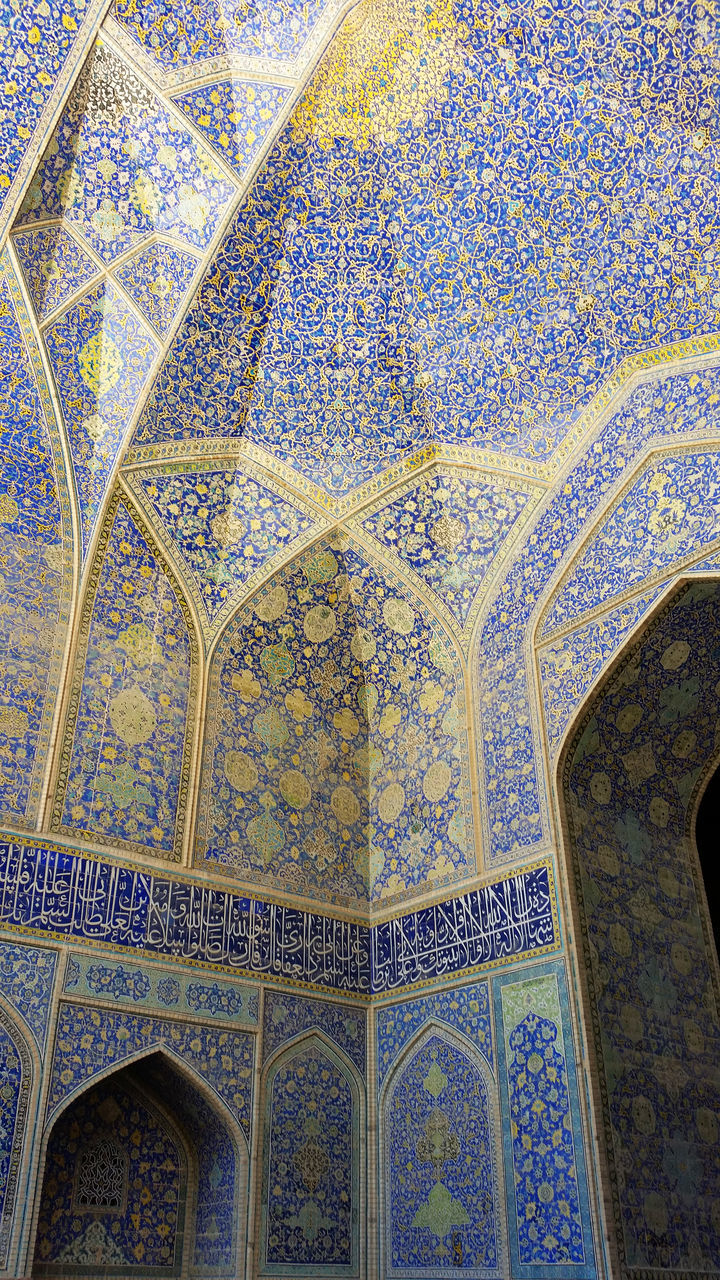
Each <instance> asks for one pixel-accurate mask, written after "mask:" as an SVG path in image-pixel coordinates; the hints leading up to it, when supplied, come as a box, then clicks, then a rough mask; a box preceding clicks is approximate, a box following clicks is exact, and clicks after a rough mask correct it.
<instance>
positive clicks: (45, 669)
mask: <svg viewBox="0 0 720 1280" xmlns="http://www.w3.org/2000/svg"><path fill="white" fill-rule="evenodd" d="M2 267H3V272H2V274H0V396H1V398H2V403H3V406H4V411H3V437H2V458H1V460H0V530H1V531H2V560H1V562H0V649H1V650H2V654H3V661H2V665H1V666H0V813H2V814H3V815H4V817H5V820H6V821H8V822H10V823H11V824H12V825H13V826H21V827H23V826H26V825H31V824H32V823H33V822H34V820H35V817H36V814H37V805H38V802H39V797H40V789H41V786H42V780H43V771H44V768H45V765H46V761H47V750H48V740H49V736H50V730H51V724H52V715H53V701H54V698H53V695H54V693H55V689H56V685H57V680H58V676H59V667H60V663H61V661H62V652H63V648H64V643H65V636H66V629H67V624H68V615H69V610H70V592H71V589H72V538H71V524H70V505H69V495H68V490H67V486H66V482H65V477H64V474H63V472H62V470H61V469H58V468H61V467H62V464H61V462H60V444H59V438H58V431H57V426H56V424H55V419H54V414H53V409H52V405H51V402H50V396H49V391H48V387H47V383H46V381H45V376H44V373H43V371H42V366H41V364H40V354H39V352H38V350H37V346H36V344H35V341H34V339H33V337H32V334H31V331H30V322H29V319H28V316H27V313H26V312H25V309H24V307H23V305H22V301H21V299H20V297H19V290H18V287H17V282H16V280H15V277H14V276H13V275H12V274H11V272H10V269H9V266H8V264H7V262H6V261H5V260H3V262H2Z"/></svg>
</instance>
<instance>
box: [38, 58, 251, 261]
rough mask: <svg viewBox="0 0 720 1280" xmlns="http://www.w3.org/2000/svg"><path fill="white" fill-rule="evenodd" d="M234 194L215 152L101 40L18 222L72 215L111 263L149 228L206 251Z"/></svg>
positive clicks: (93, 244) (101, 256)
mask: <svg viewBox="0 0 720 1280" xmlns="http://www.w3.org/2000/svg"><path fill="white" fill-rule="evenodd" d="M232 194H233V186H232V184H231V183H229V182H228V181H227V179H225V178H224V177H223V176H222V174H221V173H220V171H219V169H218V168H217V165H216V164H215V161H214V160H213V159H212V157H211V156H210V153H209V152H207V151H206V150H205V149H204V148H203V147H202V146H201V145H200V144H198V143H197V142H196V141H195V139H194V138H193V137H192V135H191V134H190V133H188V132H187V130H185V129H183V128H182V127H181V125H180V124H179V123H178V121H177V120H176V119H175V118H174V117H173V116H172V115H170V113H169V112H168V110H167V108H166V107H165V106H163V104H162V102H160V100H159V99H158V98H156V97H155V96H154V94H153V93H152V92H151V91H150V90H149V89H147V88H146V87H145V85H144V84H143V83H142V82H141V81H140V80H138V79H137V77H136V76H135V75H134V74H133V73H132V72H131V71H130V70H129V68H128V67H127V66H126V64H125V63H124V62H122V61H121V60H120V58H119V57H118V56H117V55H116V54H115V53H113V52H112V51H111V50H110V49H109V47H108V46H107V45H104V44H102V42H98V43H97V44H96V45H95V47H94V49H93V51H92V53H91V54H90V57H89V58H88V61H87V63H86V65H85V67H84V68H83V71H82V74H81V76H80V78H79V80H78V82H77V85H76V87H75V89H74V90H73V94H72V96H71V98H70V101H69V102H68V105H67V107H66V108H65V111H64V113H63V116H62V118H61V120H60V123H59V125H58V127H57V129H56V131H55V133H54V135H53V138H52V141H51V143H50V145H49V146H48V149H47V151H46V153H45V156H44V157H43V160H42V162H41V164H40V166H39V168H38V170H37V172H36V173H35V176H34V178H33V181H32V184H31V186H30V187H29V189H28V193H27V195H26V197H25V200H24V202H23V206H22V208H21V210H20V213H19V215H18V219H17V223H16V225H18V226H25V225H27V224H28V223H33V222H35V221H37V220H39V219H45V218H66V219H67V220H68V222H69V223H70V224H71V225H72V226H73V227H76V228H77V229H78V230H79V231H80V232H81V233H82V235H83V236H84V238H85V239H86V240H87V242H88V243H89V244H90V245H92V247H93V249H94V250H95V252H96V253H97V254H98V255H99V257H100V258H102V260H103V262H106V263H109V262H113V261H114V260H115V258H117V257H118V256H119V255H120V254H121V253H124V252H125V251H126V250H128V249H130V248H132V246H133V245H136V244H139V243H140V242H141V241H142V240H143V239H145V237H147V236H148V235H149V234H150V233H151V232H172V233H173V235H175V236H177V237H179V238H180V239H181V240H183V241H185V243H186V244H188V245H190V246H191V247H193V248H196V249H200V250H203V249H206V248H207V246H208V244H209V243H210V240H211V239H212V236H213V234H214V232H215V229H216V227H217V224H218V220H219V219H220V217H221V216H222V212H223V209H224V208H225V206H226V204H227V202H228V200H229V199H230V197H231V196H232Z"/></svg>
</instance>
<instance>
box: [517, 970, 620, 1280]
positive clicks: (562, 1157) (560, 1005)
mask: <svg viewBox="0 0 720 1280" xmlns="http://www.w3.org/2000/svg"><path fill="white" fill-rule="evenodd" d="M495 1005H496V1018H497V1021H498V1028H500V1027H502V1035H500V1034H499V1040H498V1058H499V1069H500V1079H501V1084H502V1093H503V1112H504V1114H503V1136H504V1145H505V1179H506V1186H507V1200H508V1218H509V1223H510V1254H511V1258H512V1266H513V1275H517V1276H526V1277H528V1280H531V1278H532V1277H538V1280H540V1278H541V1277H547V1276H548V1275H557V1276H558V1277H559V1276H562V1277H563V1280H566V1277H568V1276H570V1275H574V1276H577V1277H578V1278H580V1277H592V1276H594V1275H595V1262H594V1253H593V1241H592V1229H591V1226H590V1221H589V1211H588V1199H587V1189H586V1181H585V1164H584V1154H583V1143H582V1135H581V1130H580V1124H579V1115H578V1094H577V1081H576V1073H575V1063H574V1056H573V1055H574V1050H573V1047H572V1039H571V1033H570V1031H569V1027H570V1023H569V1017H568V1006H567V991H566V987H565V979H564V974H563V972H562V969H561V968H558V967H553V969H552V970H550V969H545V968H537V969H535V970H533V971H532V972H531V973H528V975H527V976H526V977H520V976H519V975H517V974H513V975H508V977H507V978H504V979H501V980H500V981H498V982H496V984H495ZM555 1268H557V1270H555Z"/></svg>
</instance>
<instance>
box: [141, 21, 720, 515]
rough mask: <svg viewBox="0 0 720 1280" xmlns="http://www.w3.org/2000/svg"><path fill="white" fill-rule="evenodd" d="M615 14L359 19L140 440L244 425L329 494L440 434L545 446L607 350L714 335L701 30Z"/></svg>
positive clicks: (298, 121) (176, 354)
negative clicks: (618, 53)
mask: <svg viewBox="0 0 720 1280" xmlns="http://www.w3.org/2000/svg"><path fill="white" fill-rule="evenodd" d="M622 14H623V15H624V14H625V9H623V10H622ZM623 20H624V19H623V18H621V17H620V11H616V10H613V9H611V7H610V6H609V5H607V6H606V5H602V6H601V10H600V11H597V10H593V11H592V13H591V12H590V11H587V12H586V11H584V10H582V9H564V10H563V11H562V14H560V12H558V13H557V14H556V15H555V19H554V22H555V26H553V34H552V36H551V35H550V34H549V29H548V27H547V26H546V25H545V24H544V19H541V18H540V17H539V16H538V12H537V11H536V10H534V9H533V8H532V6H531V5H530V4H529V3H526V2H525V0H513V3H512V4H511V5H510V6H508V7H507V12H506V10H503V11H502V13H499V12H496V10H495V8H494V7H493V6H492V5H491V4H490V3H489V0H487V2H486V0H457V2H456V3H455V4H454V5H451V4H449V3H447V2H446V0H437V2H436V3H434V4H429V5H425V4H423V5H420V4H417V3H415V2H414V0H373V2H372V3H371V4H368V5H366V11H365V22H364V23H363V24H362V26H360V21H359V17H358V16H357V15H353V18H352V20H351V21H350V22H349V24H348V28H347V32H346V33H345V34H340V35H339V36H338V37H337V38H336V40H335V42H334V45H333V50H332V52H331V54H330V56H329V57H328V58H327V59H326V60H325V62H324V63H323V65H322V67H321V68H320V70H319V72H318V74H317V75H316V77H315V79H314V81H313V83H312V86H311V87H310V89H309V90H308V92H307V93H306V94H305V96H304V98H303V101H302V103H301V104H300V106H299V107H298V109H297V111H296V113H295V116H294V118H293V120H292V122H291V123H290V124H289V125H288V128H287V129H286V130H285V132H284V133H283V135H282V136H281V138H280V140H279V141H278V142H277V144H276V146H275V148H274V150H273V152H272V153H271V156H270V158H269V160H268V163H267V164H266V165H265V166H264V168H263V173H262V175H261V176H260V178H259V180H258V182H257V183H256V184H255V186H254V188H253V191H252V192H251V194H250V196H249V198H248V200H247V201H246V202H245V204H244V205H243V207H242V209H241V210H240V211H239V213H238V216H237V218H236V220H235V222H234V224H233V226H232V228H231V229H230V231H229V232H228V234H227V236H226V238H225V241H224V243H223V246H222V248H221V250H220V252H219V253H218V255H217V258H216V260H215V264H214V268H213V270H212V272H211V273H210V274H209V275H208V277H207V279H206V281H205V283H204V285H203V287H202V288H201V290H200V293H199V294H198V298H197V301H196V303H195V306H194V307H193V309H192V310H191V312H190V313H189V315H188V317H187V320H186V323H185V325H184V327H183V329H181V331H180V333H179V334H178V337H177V340H176V342H175V343H174V344H173V347H172V349H171V351H170V353H169V355H168V358H167V361H166V365H165V369H164V371H163V375H162V377H161V379H160V381H159V383H158V385H157V388H156V390H155V394H154V396H153V399H152V402H151V403H150V404H149V406H148V410H147V413H146V415H145V417H144V419H143V421H142V423H141V426H140V429H139V433H138V440H139V441H148V442H149V441H152V440H170V439H180V438H183V437H187V436H195V435H197V436H203V435H206V434H207V435H210V434H222V435H229V436H232V435H235V434H240V433H243V434H245V435H246V436H247V437H248V438H250V439H252V440H253V441H255V442H256V443H257V444H259V445H262V446H263V447H264V448H267V449H269V450H270V451H271V452H272V453H273V454H274V455H275V456H276V457H277V458H278V459H280V460H282V461H283V462H286V463H287V464H288V465H290V466H292V467H294V468H295V469H296V470H297V471H299V472H300V473H301V474H302V475H303V476H305V477H308V478H309V479H311V480H312V482H313V483H315V484H317V485H319V486H321V487H322V488H323V489H324V490H325V491H326V492H327V493H328V494H329V495H332V496H334V497H341V496H342V495H344V494H346V493H347V491H348V490H349V489H351V488H352V487H354V486H356V485H358V484H360V483H362V482H364V481H369V480H370V479H371V478H372V477H374V476H376V475H377V474H378V473H379V472H380V471H381V470H382V469H383V468H384V467H386V466H387V465H388V464H389V463H391V462H397V461H399V460H400V459H402V458H403V457H405V456H407V454H408V453H409V452H410V451H412V450H417V449H420V448H422V447H423V446H424V445H427V444H428V443H429V442H431V441H432V440H433V439H437V440H443V441H445V442H447V443H450V444H453V445H481V446H483V447H484V448H491V449H497V450H499V451H502V452H509V453H511V454H513V455H516V456H520V457H523V458H528V459H532V460H535V461H541V460H547V459H550V458H551V457H552V456H553V454H554V452H555V450H556V449H557V447H558V445H559V444H560V443H561V442H562V441H563V440H564V439H565V438H566V437H567V434H568V431H569V430H570V428H571V426H572V424H573V423H574V422H575V420H576V419H577V417H578V415H579V414H580V413H581V412H582V411H583V410H584V409H585V408H587V406H588V405H589V404H590V402H591V400H592V398H593V397H594V396H595V395H596V394H597V393H598V392H599V391H600V389H601V387H602V386H603V385H604V383H605V382H606V381H607V379H608V378H609V377H610V376H611V375H614V373H615V371H616V370H617V368H618V366H619V364H620V362H621V361H622V360H625V359H627V358H628V357H630V356H632V355H634V354H637V353H640V352H644V351H646V350H647V349H649V348H654V347H658V346H659V345H661V344H668V343H676V342H679V341H688V342H695V341H696V340H698V339H699V338H701V337H703V336H704V335H707V334H709V333H711V332H712V331H714V330H715V329H717V327H718V314H719V313H718V305H720V289H719V288H718V284H719V281H718V278H717V271H716V263H715V259H714V257H712V256H708V255H709V254H710V255H711V254H712V250H711V249H708V247H707V246H708V245H709V244H710V240H711V237H712V225H713V224H712V218H713V216H714V214H713V213H712V209H713V207H714V201H713V200H712V199H709V200H707V201H705V200H703V201H701V202H698V199H697V196H696V192H697V190H699V189H702V190H705V189H706V186H707V190H708V191H710V190H713V191H714V189H715V185H714V184H715V181H716V179H715V172H716V169H717V161H716V156H715V150H714V148H715V144H714V143H713V142H712V140H711V136H710V134H709V133H708V130H707V126H706V124H705V123H700V120H701V119H702V120H703V121H704V119H705V116H702V117H701V116H700V115H699V114H697V113H698V112H700V111H703V112H706V113H707V119H710V118H711V117H712V115H713V112H714V110H715V106H714V97H713V95H714V90H713V89H712V88H711V87H710V85H711V83H712V81H713V73H712V71H711V70H710V66H709V63H708V62H707V59H708V58H709V57H710V55H709V54H707V53H703V54H698V53H697V52H696V48H699V47H700V44H701V43H702V39H701V38H700V37H698V32H699V27H698V25H697V24H698V22H699V23H700V24H702V23H703V22H704V21H705V19H703V18H700V17H696V16H695V15H693V16H692V17H688V21H687V23H681V24H680V25H679V26H678V27H676V28H675V29H674V32H673V33H670V32H669V31H668V30H667V29H666V28H665V27H662V28H660V27H658V26H656V25H654V24H655V19H654V18H653V17H652V15H651V14H649V13H645V12H644V11H643V12H641V13H638V14H637V15H634V16H633V18H632V22H631V26H632V36H630V34H629V31H626V30H624V28H623V27H622V22H623ZM628 20H629V19H628ZM488 32H493V33H495V34H493V36H492V37H489V36H488ZM513 33H514V34H513ZM696 39H699V40H700V43H699V44H697V46H696V45H695V44H694V41H696ZM628 40H629V41H630V42H631V44H632V48H633V50H637V51H638V53H637V59H638V65H637V66H635V65H634V64H633V69H632V71H631V72H628V74H627V75H624V74H623V75H621V74H620V73H619V71H617V68H616V67H615V66H614V64H612V59H613V57H614V56H615V55H614V53H613V51H614V50H616V49H617V48H619V47H622V48H624V47H625V42H626V41H628ZM702 47H703V48H705V46H704V45H702ZM400 50H402V56H400V52H399V51H400ZM531 50H532V51H533V52H531ZM691 50H692V52H691ZM629 56H631V57H634V56H635V55H634V54H633V55H629ZM693 58H695V59H696V60H697V59H699V64H698V65H697V66H696V67H695V69H693V70H690V65H691V62H692V60H693ZM608 59H609V60H610V64H612V67H613V69H611V70H608V65H609V64H608ZM546 61H547V63H548V65H551V66H552V67H553V69H552V71H548V69H547V66H546ZM555 63H557V68H556V69H555ZM618 65H619V64H618ZM623 65H624V64H623ZM701 65H704V66H706V67H707V73H706V75H705V73H703V72H701V71H700V66H701ZM660 66H663V67H666V68H668V69H669V68H670V67H672V72H671V73H670V72H669V71H668V74H671V75H672V76H673V77H674V80H673V83H676V84H677V87H678V91H677V96H672V97H669V96H668V93H667V89H666V87H665V82H664V80H663V79H662V74H664V73H662V74H661V73H660V72H659V70H658V68H659V67H660ZM703 75H705V78H704V79H703ZM700 84H702V86H703V87H702V88H701V89H698V85H700ZM697 94H699V95H700V98H702V106H700V101H699V99H698V98H697ZM691 104H692V105H691ZM686 130H687V131H688V132H687V133H686V132H685V131H686ZM688 136H690V139H691V140H690V143H689V144H687V145H686V141H685V139H686V138H687V137H688ZM480 137H481V138H482V139H483V142H482V151H481V150H480V148H479V143H478V138H480ZM671 139H672V141H671ZM551 156H555V157H557V169H556V168H555V167H554V166H555V161H554V160H553V161H551V160H550V157H551ZM638 175H640V176H638ZM634 184H635V185H634ZM289 191H292V193H293V195H292V199H288V196H287V193H288V192H289ZM631 191H632V192H633V194H632V195H631V194H630V193H631ZM641 193H642V194H641ZM640 206H642V208H641V207H640ZM651 209H652V210H653V216H651V214H650V210H651ZM695 228H696V230H695ZM680 278H682V280H683V281H684V283H683V285H682V286H678V285H677V284H676V281H677V280H679V279H680ZM671 299H672V301H671ZM227 304H229V305H227ZM200 334H202V340H200V336H199V335H200ZM268 335H271V340H270V341H268V340H267V336H268ZM710 345H712V344H710ZM654 358H656V359H657V358H659V357H654ZM180 405H182V406H183V412H182V413H181V412H180V411H179V406H180Z"/></svg>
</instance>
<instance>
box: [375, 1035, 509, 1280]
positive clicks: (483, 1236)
mask: <svg viewBox="0 0 720 1280" xmlns="http://www.w3.org/2000/svg"><path fill="white" fill-rule="evenodd" d="M380 1115H381V1127H380V1160H379V1167H380V1170H381V1174H380V1177H381V1187H380V1203H381V1206H382V1208H381V1216H380V1221H381V1225H382V1241H381V1256H382V1257H383V1259H384V1273H385V1274H386V1275H387V1276H393V1275H397V1276H405V1275H409V1274H412V1275H416V1276H418V1275H426V1276H427V1277H428V1280H435V1278H436V1277H439V1276H453V1275H457V1274H458V1270H459V1269H460V1268H462V1272H461V1273H462V1274H463V1275H467V1276H468V1277H481V1276H482V1277H488V1276H500V1275H502V1274H503V1267H504V1263H505V1246H504V1232H503V1224H502V1216H501V1210H500V1195H499V1188H500V1186H501V1172H502V1171H501V1167H500V1160H501V1157H500V1145H499V1142H498V1132H499V1123H498V1104H497V1090H496V1085H495V1082H494V1080H493V1077H492V1073H491V1071H490V1068H489V1066H488V1064H487V1061H486V1060H485V1058H484V1057H483V1055H482V1054H480V1053H479V1052H478V1051H477V1050H476V1049H475V1048H474V1046H472V1045H471V1044H470V1043H469V1041H467V1040H465V1038H464V1037H462V1036H459V1035H457V1034H456V1033H454V1032H453V1031H452V1030H451V1029H450V1028H449V1027H448V1026H447V1025H445V1024H443V1023H440V1022H435V1021H430V1022H427V1023H426V1024H425V1025H424V1026H423V1028H422V1029H421V1030H420V1032H419V1033H418V1034H417V1035H416V1036H415V1037H414V1038H413V1039H412V1041H411V1042H410V1043H409V1044H408V1045H407V1046H406V1047H405V1049H404V1051H403V1053H402V1054H401V1056H400V1057H399V1059H398V1061H397V1062H396V1063H395V1065H394V1067H393V1069H392V1071H391V1072H390V1073H389V1075H388V1079H387V1082H386V1084H385V1087H384V1089H383V1092H382V1095H381V1100H380Z"/></svg>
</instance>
